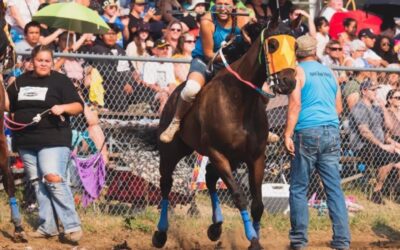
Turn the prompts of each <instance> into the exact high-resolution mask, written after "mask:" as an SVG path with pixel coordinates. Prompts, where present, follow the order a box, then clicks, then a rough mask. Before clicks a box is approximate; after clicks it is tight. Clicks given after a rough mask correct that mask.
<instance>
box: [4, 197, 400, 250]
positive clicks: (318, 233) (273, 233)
mask: <svg viewBox="0 0 400 250" xmlns="http://www.w3.org/2000/svg"><path fill="white" fill-rule="evenodd" d="M363 202H365V201H361V203H363ZM207 203H208V202H207ZM365 206H366V210H365V211H364V212H362V213H360V214H356V215H355V216H352V217H351V219H350V226H351V231H352V245H351V249H400V230H399V228H400V223H398V217H399V216H398V215H399V214H400V213H399V211H400V208H399V205H398V204H389V205H387V206H385V207H382V206H376V205H368V204H367V205H365ZM199 210H200V212H201V215H200V217H197V218H190V217H188V216H187V215H186V211H187V207H180V208H176V209H175V210H174V213H173V214H172V215H170V230H169V234H168V241H167V244H166V245H165V247H164V249H184V250H186V249H187V250H191V249H193V250H203V249H205V250H206V249H213V250H214V249H215V250H217V249H218V250H222V249H224V250H229V249H235V250H236V249H237V250H239V249H247V247H248V245H249V243H248V241H247V240H246V238H245V235H244V232H243V228H242V224H241V222H240V218H239V217H238V213H237V212H236V210H235V209H232V208H231V207H227V206H224V207H223V213H224V218H225V222H224V224H223V232H222V235H221V239H220V240H219V241H217V242H211V241H210V240H209V239H208V238H207V227H208V224H209V222H210V215H211V214H210V208H209V207H208V206H207V205H203V206H200V207H199ZM2 211H7V208H6V207H2ZM7 214H8V212H7ZM7 214H5V213H1V214H0V249H7V250H37V249H40V250H47V249H49V250H58V249H74V250H83V249H85V250H89V249H108V250H111V249H115V250H117V249H118V250H121V249H134V250H148V249H154V248H153V247H152V245H151V237H152V233H153V230H154V229H155V227H156V224H157V219H158V211H157V210H156V209H155V208H152V209H150V210H149V211H146V212H145V213H144V215H135V216H132V217H128V218H129V219H127V217H125V218H123V217H122V216H108V215H104V214H96V213H94V214H92V213H90V212H82V211H80V214H81V219H82V224H83V229H84V237H83V239H82V241H81V242H80V243H79V245H76V246H73V245H69V244H65V243H61V242H60V240H59V239H58V238H51V239H30V240H29V242H28V243H14V242H13V241H12V240H11V234H12V232H13V230H12V229H13V228H12V225H11V224H10V223H9V222H8V219H9V218H8V217H7ZM310 217H311V223H310V233H309V239H310V242H309V247H308V249H330V248H329V241H330V239H331V229H330V222H329V217H328V216H327V215H325V216H323V217H318V216H317V215H316V214H315V213H311V216H310ZM35 218H36V216H35V215H33V216H32V215H29V216H28V215H26V214H25V215H24V225H25V228H26V231H28V232H29V231H32V230H33V226H32V225H33V224H34V221H35ZM127 221H128V222H127ZM289 226H290V224H289V218H288V217H286V216H283V215H282V216H278V217H273V216H272V217H270V216H268V215H267V216H264V217H263V221H262V230H261V244H262V246H263V247H264V249H272V250H275V249H278V250H279V249H288V244H289V240H288V236H287V235H288V229H289Z"/></svg>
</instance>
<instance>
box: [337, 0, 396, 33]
mask: <svg viewBox="0 0 400 250" xmlns="http://www.w3.org/2000/svg"><path fill="white" fill-rule="evenodd" d="M399 1H400V0H399ZM349 17H351V18H354V19H355V20H357V34H358V32H359V31H360V30H362V29H366V28H370V29H372V30H373V31H374V33H375V34H379V33H380V26H381V23H382V19H381V18H379V17H377V16H375V15H372V14H370V13H368V14H367V13H366V12H364V11H362V10H353V11H348V12H336V13H335V14H334V15H333V16H332V19H331V21H330V23H329V26H330V27H329V35H330V36H331V37H332V38H333V39H337V38H338V34H339V33H341V32H343V31H344V27H343V20H344V19H346V18H349Z"/></svg>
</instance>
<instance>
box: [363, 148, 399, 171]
mask: <svg viewBox="0 0 400 250" xmlns="http://www.w3.org/2000/svg"><path fill="white" fill-rule="evenodd" d="M356 155H357V156H358V157H361V161H363V162H364V163H366V165H367V166H372V167H374V168H380V167H383V166H386V165H388V164H389V163H396V162H400V154H397V153H390V152H388V151H386V150H383V149H382V148H380V147H378V146H377V145H375V144H370V143H368V144H366V145H365V146H364V147H362V148H361V149H360V150H358V151H357V152H356Z"/></svg>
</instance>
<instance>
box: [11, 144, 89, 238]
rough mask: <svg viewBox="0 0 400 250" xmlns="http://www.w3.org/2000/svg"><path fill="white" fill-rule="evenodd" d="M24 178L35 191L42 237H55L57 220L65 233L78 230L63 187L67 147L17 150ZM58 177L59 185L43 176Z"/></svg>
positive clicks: (68, 194) (67, 190) (68, 192)
mask: <svg viewBox="0 0 400 250" xmlns="http://www.w3.org/2000/svg"><path fill="white" fill-rule="evenodd" d="M19 154H20V156H21V159H22V161H23V162H24V165H25V171H26V174H27V177H28V178H29V180H30V181H31V182H32V185H33V186H34V188H35V193H36V197H37V201H38V204H39V228H38V231H40V232H41V233H43V234H46V235H57V234H58V226H57V218H58V219H59V220H60V222H61V223H62V225H63V227H64V232H65V233H71V232H76V231H79V230H81V222H80V220H79V217H78V213H77V212H76V209H75V203H74V199H73V197H72V192H71V189H70V187H69V186H68V185H67V165H68V161H69V159H70V154H71V151H70V149H69V148H68V147H49V148H42V149H40V150H27V149H20V150H19ZM48 174H53V175H57V176H59V177H61V182H49V181H47V180H46V178H45V176H46V175H48Z"/></svg>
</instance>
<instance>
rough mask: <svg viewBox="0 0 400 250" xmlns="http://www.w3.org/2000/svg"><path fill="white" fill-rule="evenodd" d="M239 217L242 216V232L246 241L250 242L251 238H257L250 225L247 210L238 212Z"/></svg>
mask: <svg viewBox="0 0 400 250" xmlns="http://www.w3.org/2000/svg"><path fill="white" fill-rule="evenodd" d="M240 215H241V216H242V220H243V224H244V231H245V233H246V237H247V239H248V240H249V241H250V240H252V239H253V238H257V234H256V231H255V230H254V228H253V224H252V223H251V219H250V216H249V213H248V212H247V210H243V211H240Z"/></svg>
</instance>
